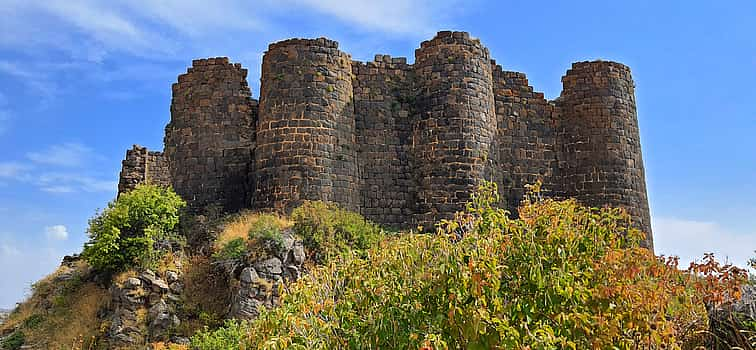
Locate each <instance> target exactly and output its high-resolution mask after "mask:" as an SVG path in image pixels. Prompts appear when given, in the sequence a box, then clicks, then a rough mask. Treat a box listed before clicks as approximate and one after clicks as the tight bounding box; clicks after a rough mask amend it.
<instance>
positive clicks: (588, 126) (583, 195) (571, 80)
mask: <svg viewBox="0 0 756 350" xmlns="http://www.w3.org/2000/svg"><path fill="white" fill-rule="evenodd" d="M562 83H563V90H562V95H561V96H560V98H559V99H558V100H557V104H558V105H559V107H560V108H561V116H560V120H559V124H560V127H559V140H558V146H559V149H558V161H559V168H560V172H561V181H562V193H561V194H560V195H561V196H563V197H575V198H577V199H578V200H579V201H581V202H583V203H585V204H587V205H590V206H603V205H611V206H619V207H624V208H626V209H628V211H629V212H630V214H631V215H632V217H633V219H634V222H635V225H636V226H637V227H638V228H640V229H641V230H643V231H644V232H646V233H647V237H648V239H647V241H646V243H645V244H646V246H648V247H649V248H653V242H652V240H651V219H650V215H649V209H648V198H647V194H646V179H645V173H644V169H643V158H642V155H641V148H640V132H639V130H638V117H637V114H636V110H635V84H634V83H633V79H632V76H631V75H630V68H628V67H627V66H625V65H623V64H620V63H615V62H605V61H595V62H579V63H574V64H573V65H572V69H570V70H568V71H567V74H566V75H565V76H564V77H562Z"/></svg>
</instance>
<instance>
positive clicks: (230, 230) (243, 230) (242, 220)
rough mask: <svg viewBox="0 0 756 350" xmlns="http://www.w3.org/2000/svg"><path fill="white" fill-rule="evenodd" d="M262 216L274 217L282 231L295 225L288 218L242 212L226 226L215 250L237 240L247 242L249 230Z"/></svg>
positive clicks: (216, 243) (216, 242) (219, 236)
mask: <svg viewBox="0 0 756 350" xmlns="http://www.w3.org/2000/svg"><path fill="white" fill-rule="evenodd" d="M262 215H266V216H268V215H272V216H273V217H274V218H275V223H276V224H277V226H278V227H280V228H281V229H282V230H283V229H288V228H290V227H292V226H293V225H294V223H293V222H292V221H291V220H289V219H288V218H286V217H283V216H280V215H277V214H261V213H253V212H242V213H240V214H238V215H236V217H235V218H233V219H232V220H231V221H229V222H228V223H227V224H226V225H225V227H224V228H223V231H222V232H221V233H220V234H219V235H218V238H217V239H216V241H215V249H216V250H217V249H219V248H220V247H223V246H224V245H225V244H226V243H228V242H230V241H232V240H234V239H237V238H242V239H244V240H245V241H246V240H247V239H248V236H249V230H250V229H251V228H252V227H254V226H255V224H257V222H258V221H259V220H260V217H261V216H262Z"/></svg>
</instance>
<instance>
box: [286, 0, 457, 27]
mask: <svg viewBox="0 0 756 350" xmlns="http://www.w3.org/2000/svg"><path fill="white" fill-rule="evenodd" d="M283 2H284V3H287V2H288V3H293V4H301V5H304V6H308V7H310V8H311V9H313V10H316V11H319V12H321V13H323V14H326V15H330V16H333V17H335V18H337V19H339V20H341V21H343V22H346V23H351V24H353V25H355V26H357V27H360V28H363V29H367V30H373V31H379V32H385V33H394V34H414V35H426V34H429V33H430V32H432V31H433V30H435V29H437V28H435V26H437V25H438V23H437V22H438V20H439V19H440V18H441V17H444V16H448V15H449V14H451V13H454V10H455V6H456V3H457V2H456V1H449V0H441V1H423V0H414V1H406V0H386V1H370V0H291V1H283ZM457 10H459V8H457Z"/></svg>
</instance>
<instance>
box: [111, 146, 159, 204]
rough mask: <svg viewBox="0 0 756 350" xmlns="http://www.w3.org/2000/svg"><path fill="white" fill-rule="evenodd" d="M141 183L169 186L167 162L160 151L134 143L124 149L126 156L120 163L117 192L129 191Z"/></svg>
mask: <svg viewBox="0 0 756 350" xmlns="http://www.w3.org/2000/svg"><path fill="white" fill-rule="evenodd" d="M141 183H150V184H154V185H159V186H169V185H170V184H171V181H170V174H169V173H168V162H166V160H165V157H164V156H163V153H162V152H153V151H148V150H147V148H146V147H141V146H139V145H134V146H133V147H132V148H131V149H130V150H127V151H126V158H125V159H124V160H123V162H122V164H121V175H120V177H119V180H118V194H119V195H120V194H122V193H126V192H129V191H131V190H133V189H134V188H135V187H136V186H137V185H138V184H141Z"/></svg>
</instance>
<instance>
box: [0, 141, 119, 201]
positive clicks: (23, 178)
mask: <svg viewBox="0 0 756 350" xmlns="http://www.w3.org/2000/svg"><path fill="white" fill-rule="evenodd" d="M26 158H27V159H28V160H27V161H25V162H17V161H6V162H0V179H5V180H7V181H14V182H17V183H23V184H29V185H32V186H34V187H36V188H38V189H39V190H40V191H43V192H47V193H53V194H66V193H76V192H90V193H95V192H115V190H116V188H117V186H118V183H117V182H116V181H113V180H112V179H103V178H102V177H101V176H100V175H98V174H96V173H93V172H92V171H91V170H90V165H91V164H92V163H93V162H94V161H97V160H100V159H102V158H103V157H102V156H100V155H97V154H96V153H95V152H94V151H93V150H92V149H91V148H89V147H87V146H85V145H83V144H80V143H63V144H58V145H52V146H50V147H48V148H47V149H44V150H42V151H36V152H28V153H27V154H26Z"/></svg>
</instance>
